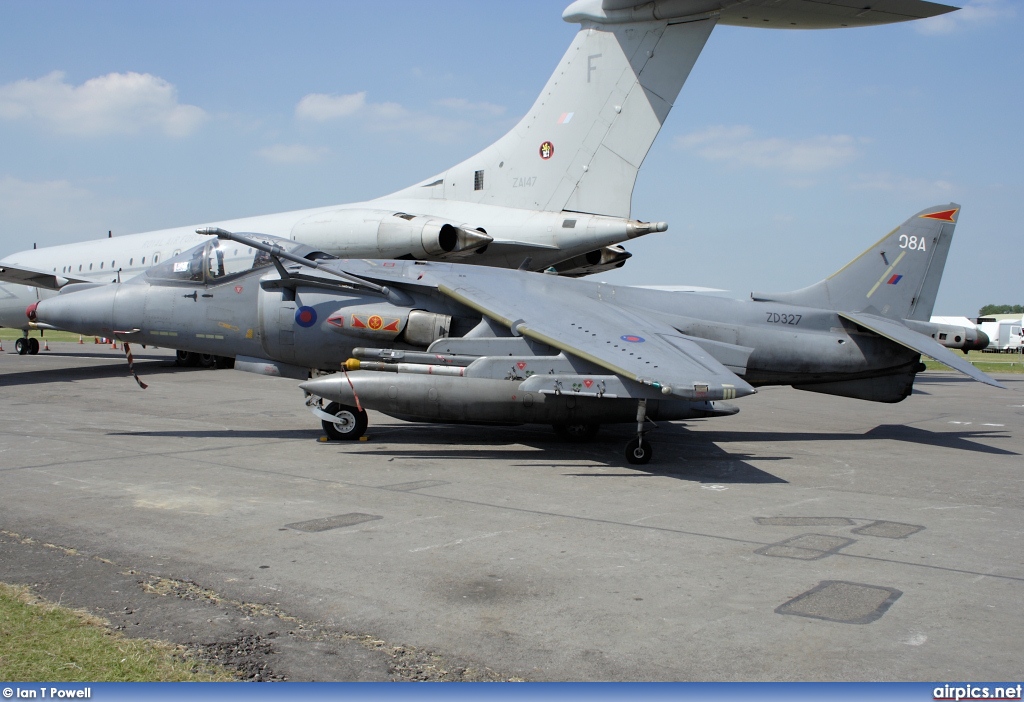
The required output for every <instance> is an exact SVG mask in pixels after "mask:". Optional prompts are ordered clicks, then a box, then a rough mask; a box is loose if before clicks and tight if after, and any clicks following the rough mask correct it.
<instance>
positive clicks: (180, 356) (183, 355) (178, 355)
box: [174, 351, 199, 368]
mask: <svg viewBox="0 0 1024 702" xmlns="http://www.w3.org/2000/svg"><path fill="white" fill-rule="evenodd" d="M174 363H175V364H177V365H178V366H181V367H182V368H195V367H196V366H198V365H199V354H197V353H192V352H191V351H175V352H174Z"/></svg>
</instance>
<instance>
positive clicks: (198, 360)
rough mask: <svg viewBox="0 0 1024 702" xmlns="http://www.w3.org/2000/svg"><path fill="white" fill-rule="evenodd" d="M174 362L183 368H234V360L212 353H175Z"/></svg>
mask: <svg viewBox="0 0 1024 702" xmlns="http://www.w3.org/2000/svg"><path fill="white" fill-rule="evenodd" d="M174 362H175V363H176V364H177V365H179V366H182V367H184V368H199V367H202V368H234V367H235V359H233V358H231V357H229V356H215V355H214V354H212V353H192V352H191V351H175V356H174Z"/></svg>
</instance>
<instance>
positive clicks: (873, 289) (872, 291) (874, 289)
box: [868, 251, 907, 297]
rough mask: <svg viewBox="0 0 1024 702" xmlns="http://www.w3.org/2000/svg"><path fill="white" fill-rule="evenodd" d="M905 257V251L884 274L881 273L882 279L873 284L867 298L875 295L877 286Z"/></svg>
mask: <svg viewBox="0 0 1024 702" xmlns="http://www.w3.org/2000/svg"><path fill="white" fill-rule="evenodd" d="M906 255H907V252H906V251H901V252H900V255H899V256H897V257H896V260H895V261H893V262H892V265H891V266H889V267H888V268H886V269H885V273H883V274H882V277H881V278H879V279H878V282H877V283H875V286H874V287H873V288H871V290H869V291H868V297H871V296H872V295H874V294H875V291H876V290H878V286H879V285H881V284H882V281H883V280H885V279H886V278H888V277H889V274H890V273H892V269H893V268H895V267H896V264H897V263H899V262H900V261H901V260H902V259H903V257H904V256H906Z"/></svg>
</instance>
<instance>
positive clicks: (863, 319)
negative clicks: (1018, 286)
mask: <svg viewBox="0 0 1024 702" xmlns="http://www.w3.org/2000/svg"><path fill="white" fill-rule="evenodd" d="M839 316H841V317H844V318H846V319H848V320H850V321H851V322H853V323H855V324H859V325H860V326H862V327H864V328H865V329H870V330H871V331H873V332H874V333H876V334H878V335H879V336H884V337H885V338H886V339H889V340H890V341H895V342H896V343H897V344H900V345H901V346H906V347H907V348H908V349H910V350H911V351H917V352H918V353H919V354H922V355H924V356H927V357H928V358H930V359H932V360H934V361H938V362H939V363H944V364H945V365H947V366H949V367H950V368H952V369H953V370H957V371H960V372H961V373H963V374H964V375H966V376H970V377H971V378H974V379H975V380H977V381H978V382H981V383H985V384H987V385H992V386H993V387H997V388H1002V389H1003V390H1005V389H1006V386H1005V385H1003V384H1002V383H1000V382H998V381H996V380H994V379H992V378H990V377H988V376H987V375H985V374H984V373H982V372H981V371H980V370H978V369H977V368H975V367H974V366H973V365H971V364H970V363H968V362H967V361H966V360H964V359H962V358H960V357H959V356H957V355H956V354H955V353H953V352H952V351H950V350H949V349H947V348H946V347H945V346H943V345H942V344H940V343H939V342H937V341H935V340H934V339H932V338H931V337H927V336H924V335H923V334H918V333H917V332H916V331H913V330H911V329H908V328H907V327H905V326H903V325H902V324H900V323H899V322H895V321H893V320H891V319H885V318H884V317H876V316H875V315H872V314H864V313H853V312H840V313H839Z"/></svg>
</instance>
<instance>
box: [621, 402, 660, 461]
mask: <svg viewBox="0 0 1024 702" xmlns="http://www.w3.org/2000/svg"><path fill="white" fill-rule="evenodd" d="M646 423H647V400H646V399H643V400H640V402H638V403H637V408H636V438H635V439H633V440H632V441H630V442H629V443H628V444H626V460H627V461H629V462H630V463H632V464H633V465H643V464H645V463H649V462H650V460H651V456H653V455H654V451H653V450H652V449H651V442H650V441H645V440H644V434H646V433H647V432H646V431H645V430H644V425H645V424H646Z"/></svg>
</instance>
